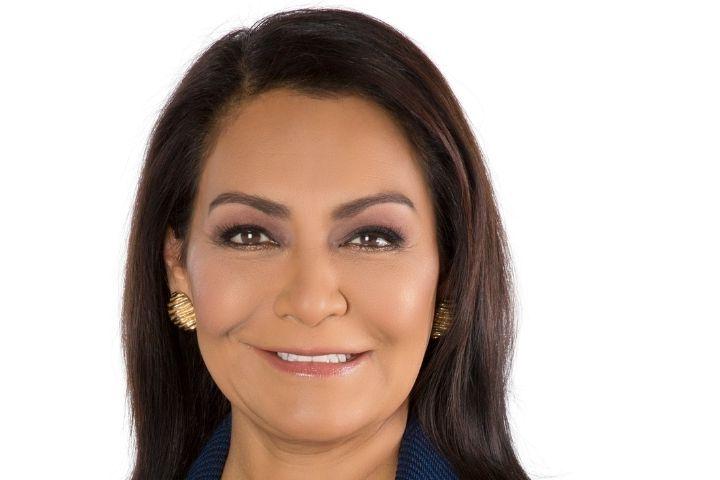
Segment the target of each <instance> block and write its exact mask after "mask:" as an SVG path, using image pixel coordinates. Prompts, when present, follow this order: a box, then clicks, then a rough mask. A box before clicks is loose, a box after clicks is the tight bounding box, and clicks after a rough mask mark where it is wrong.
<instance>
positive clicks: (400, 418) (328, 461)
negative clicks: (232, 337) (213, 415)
mask: <svg viewBox="0 0 720 480" xmlns="http://www.w3.org/2000/svg"><path fill="white" fill-rule="evenodd" d="M407 419H408V401H407V400H406V401H405V402H404V403H403V404H402V405H401V407H400V408H398V409H397V410H396V411H395V412H393V414H392V415H390V417H388V418H385V419H382V420H380V421H377V422H374V423H371V424H369V425H366V426H364V427H363V428H362V429H360V430H359V431H356V432H353V433H352V434H351V435H349V436H347V437H344V438H340V439H337V440H334V441H331V442H321V443H319V442H314V443H303V441H299V440H297V439H295V440H294V439H291V438H287V437H282V438H281V437H279V436H277V435H276V434H273V433H270V432H268V431H266V429H264V428H262V426H260V425H258V424H256V423H254V422H253V421H252V420H251V419H249V418H248V417H247V416H245V415H244V414H243V413H241V412H240V411H238V410H237V409H236V408H235V406H233V407H232V433H231V436H230V450H229V452H228V457H227V460H226V461H225V468H224V470H223V473H222V477H221V480H254V479H265V478H277V479H299V478H312V479H313V480H320V479H328V480H336V479H338V478H342V479H349V480H394V479H395V472H396V470H397V462H398V455H399V453H400V443H401V441H402V437H403V434H404V432H405V426H406V423H407Z"/></svg>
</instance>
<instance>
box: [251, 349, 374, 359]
mask: <svg viewBox="0 0 720 480" xmlns="http://www.w3.org/2000/svg"><path fill="white" fill-rule="evenodd" d="M263 350H265V351H266V352H284V353H294V354H295V355H304V356H306V357H312V356H319V355H328V354H331V353H352V354H359V353H365V352H366V351H367V350H359V349H357V348H352V347H349V348H344V347H338V348H326V347H322V348H302V347H267V348H263Z"/></svg>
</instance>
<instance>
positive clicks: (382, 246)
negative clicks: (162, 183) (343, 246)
mask: <svg viewBox="0 0 720 480" xmlns="http://www.w3.org/2000/svg"><path fill="white" fill-rule="evenodd" d="M354 235H355V236H354V237H352V241H350V242H348V245H352V246H353V248H359V249H360V250H394V249H396V248H400V247H401V246H402V243H403V238H402V237H401V236H400V235H398V234H397V233H395V232H394V231H393V230H391V229H389V228H386V227H381V226H375V227H369V228H364V229H363V230H361V231H359V232H356V233H354ZM358 238H359V239H360V241H359V242H355V241H354V240H355V239H358Z"/></svg>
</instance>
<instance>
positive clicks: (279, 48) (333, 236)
mask: <svg viewBox="0 0 720 480" xmlns="http://www.w3.org/2000/svg"><path fill="white" fill-rule="evenodd" d="M512 305H513V304H512V287H511V275H510V267H509V255H508V250H507V246H506V241H505V234H504V232H503V228H502V224H501V222H500V218H499V216H498V211H497V207H496V205H495V201H494V198H493V193H492V188H491V184H490V181H489V178H488V174H487V172H486V170H485V166H484V162H483V159H482V155H481V152H480V150H479V147H478V145H477V143H476V140H475V138H474V137H473V134H472V132H471V129H470V128H469V126H468V123H467V122H466V120H465V118H464V116H463V113H462V110H461V107H460V106H459V104H458V102H457V100H456V98H455V97H454V95H453V94H452V92H451V90H450V88H449V87H448V85H447V83H446V81H445V79H444V78H443V76H442V75H441V73H440V72H439V71H438V70H437V68H436V67H435V66H434V65H433V63H432V62H431V61H430V60H429V59H428V58H427V57H426V56H425V55H424V54H423V53H422V52H421V51H420V50H419V49H418V48H417V46H415V45H414V44H413V43H412V42H411V41H410V40H409V39H407V38H406V37H404V36H403V35H402V34H401V33H399V32H398V31H396V30H395V29H393V28H392V27H390V26H389V25H387V24H385V23H383V22H381V21H380V20H377V19H375V18H372V17H369V16H366V15H363V14H361V13H358V12H354V11H348V10H339V9H300V10H294V11H286V12H280V13H277V14H274V15H271V16H268V17H266V18H264V19H262V20H261V21H259V22H257V23H256V24H255V25H253V26H252V27H251V28H248V29H245V28H243V29H240V30H237V31H234V32H231V33H229V34H227V35H225V36H224V37H223V38H221V39H220V40H218V41H217V42H215V43H214V44H213V45H212V46H211V47H209V48H208V49H207V50H206V51H205V52H204V53H203V54H202V55H201V56H200V57H199V58H198V59H197V60H196V61H195V63H194V64H193V65H192V67H191V68H190V69H189V71H188V72H187V73H186V75H185V76H184V78H183V79H182V81H181V82H180V84H179V86H178V87H177V89H176V90H175V92H174V93H173V95H172V96H171V97H170V99H169V101H168V102H167V105H166V106H165V108H164V110H163V111H162V114H161V115H160V117H159V119H158V121H157V123H156V125H155V127H154V129H153V132H152V136H151V139H150V142H149V148H148V151H147V155H146V160H145V164H144V168H143V171H142V174H141V179H140V183H139V188H138V192H137V197H136V203H135V207H134V215H133V222H132V228H131V234H130V239H129V251H128V259H127V269H126V284H125V292H124V304H123V343H124V353H125V359H126V363H127V371H128V391H129V395H130V398H131V408H132V420H133V430H134V433H135V436H136V441H135V444H136V463H135V466H134V470H133V474H132V478H134V479H141V478H142V479H163V478H191V479H200V478H203V479H218V478H222V479H224V480H226V479H236V478H238V479H239V478H263V479H265V478H273V479H283V478H330V477H332V478H342V479H358V480H359V479H366V478H368V479H392V478H404V479H411V478H412V479H419V478H439V479H451V478H461V479H483V478H488V479H491V478H492V479H526V478H528V477H527V475H526V474H525V473H524V471H523V469H522V467H521V465H520V462H519V460H518V458H517V456H516V454H515V452H514V449H513V445H512V440H511V437H510V433H509V427H508V422H507V414H506V406H505V389H506V381H507V377H508V372H509V367H510V358H511V352H512V343H513V335H514V326H513V318H514V317H513V312H512Z"/></svg>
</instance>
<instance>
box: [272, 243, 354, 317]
mask: <svg viewBox="0 0 720 480" xmlns="http://www.w3.org/2000/svg"><path fill="white" fill-rule="evenodd" d="M288 262H289V263H288V268H287V271H288V274H287V277H286V278H284V279H282V280H281V282H282V290H281V291H280V293H279V294H278V296H277V298H276V300H275V304H274V310H275V314H276V315H277V316H278V317H280V318H294V319H295V320H296V321H298V322H302V323H304V324H305V325H307V326H310V327H314V326H316V325H318V324H320V323H322V322H323V320H325V319H326V318H328V317H330V316H333V315H334V316H342V315H344V314H345V312H346V311H347V300H346V299H345V296H344V295H343V294H342V293H341V292H340V290H339V285H338V282H337V272H336V270H335V269H334V267H333V264H332V260H331V259H330V258H329V256H328V255H326V254H323V253H322V252H321V249H320V248H313V249H305V250H304V251H302V252H301V251H298V250H296V251H294V252H293V254H292V255H291V257H290V258H289V259H288Z"/></svg>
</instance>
